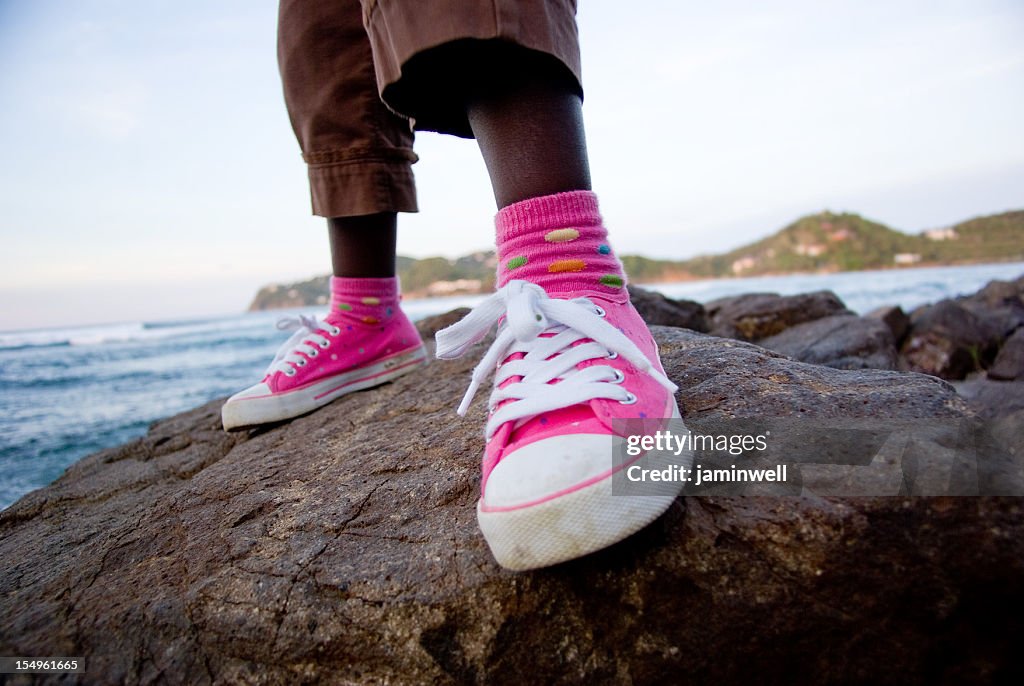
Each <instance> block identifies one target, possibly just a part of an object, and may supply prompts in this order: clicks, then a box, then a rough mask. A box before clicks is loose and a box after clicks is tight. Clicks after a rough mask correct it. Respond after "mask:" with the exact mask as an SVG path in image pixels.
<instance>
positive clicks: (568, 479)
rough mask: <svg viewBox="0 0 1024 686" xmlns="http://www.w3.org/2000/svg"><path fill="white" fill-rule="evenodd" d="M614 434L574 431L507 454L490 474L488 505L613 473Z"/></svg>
mask: <svg viewBox="0 0 1024 686" xmlns="http://www.w3.org/2000/svg"><path fill="white" fill-rule="evenodd" d="M611 469H612V436H611V435H604V434H571V435H565V436H552V437H551V438H545V439H542V440H539V441H534V442H533V443H530V444H528V445H525V446H523V447H522V448H519V449H518V450H516V451H515V452H513V453H510V454H509V455H507V456H505V458H504V459H502V461H501V462H499V463H498V465H497V466H496V467H495V468H494V471H492V472H491V474H490V476H489V477H488V478H487V485H486V487H485V491H484V494H483V498H482V501H483V506H484V507H515V506H518V505H528V504H532V503H536V502H537V501H539V500H544V499H548V498H552V497H555V496H557V495H560V494H564V493H565V492H567V491H568V492H571V491H573V490H574V489H576V488H580V487H582V486H585V485H588V484H590V483H592V482H594V481H595V480H599V478H600V477H601V476H602V475H610V473H611Z"/></svg>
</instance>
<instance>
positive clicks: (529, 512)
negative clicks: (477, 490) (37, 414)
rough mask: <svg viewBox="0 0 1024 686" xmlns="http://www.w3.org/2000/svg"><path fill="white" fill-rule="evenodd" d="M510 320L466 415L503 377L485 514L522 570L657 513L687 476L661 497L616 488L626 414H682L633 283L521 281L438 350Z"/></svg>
mask: <svg viewBox="0 0 1024 686" xmlns="http://www.w3.org/2000/svg"><path fill="white" fill-rule="evenodd" d="M609 290H611V289H609ZM499 320H500V321H501V324H500V327H499V333H498V336H497V338H496V340H495V342H494V343H493V344H492V346H491V348H490V350H488V352H487V354H486V355H485V356H484V358H483V360H481V362H480V364H479V365H478V366H477V368H476V370H475V371H474V373H473V379H472V382H471V384H470V388H469V390H468V391H467V394H466V398H465V399H464V400H463V403H462V405H461V406H460V408H459V411H460V414H464V413H465V411H466V409H467V408H468V405H469V402H470V400H471V399H472V397H473V394H474V393H475V392H476V390H477V389H478V388H479V386H480V384H481V383H482V382H483V380H484V379H485V378H486V377H487V376H489V375H491V374H494V375H495V377H494V391H493V392H492V394H491V397H490V401H489V407H490V415H489V420H488V422H487V427H486V431H485V434H486V436H485V437H486V447H485V449H484V457H483V478H482V485H481V495H480V500H479V502H478V504H477V518H478V521H479V523H480V529H481V531H482V532H483V534H484V538H485V539H486V540H487V543H488V545H489V546H490V548H491V552H492V553H493V554H494V556H495V559H496V560H497V561H498V563H499V564H501V565H502V566H504V567H507V568H509V569H514V570H525V569H533V568H537V567H544V566H548V565H552V564H556V563H558V562H562V561H565V560H569V559H573V558H576V557H580V556H582V555H585V554H587V553H590V552H593V551H596V550H599V549H601V548H604V547H607V546H609V545H611V544H612V543H615V542H617V541H620V540H622V539H623V538H625V537H627V536H629V535H630V534H632V533H634V532H635V531H637V530H639V529H641V528H642V527H644V526H645V525H647V524H648V523H650V522H651V521H653V520H654V519H656V518H657V517H658V516H659V515H660V514H661V513H662V512H664V511H665V510H666V509H667V508H668V507H669V506H670V505H671V503H672V501H673V500H674V499H675V497H676V494H677V493H678V491H679V490H681V487H682V484H679V486H678V488H672V489H671V490H669V491H667V492H666V490H665V489H661V490H660V491H659V492H658V494H656V495H624V494H614V493H613V492H612V476H613V474H614V473H615V472H616V470H617V467H616V465H615V463H614V461H613V444H614V441H615V438H616V432H617V431H619V432H621V431H622V425H621V424H619V423H618V422H616V420H619V419H627V418H642V419H648V418H649V419H650V420H651V421H655V420H657V419H659V418H661V419H665V420H668V419H671V418H676V419H678V417H679V410H678V407H677V405H676V402H675V399H674V397H673V392H674V390H675V385H674V384H672V383H671V382H670V381H669V380H668V379H667V378H666V377H665V374H664V370H663V369H662V367H661V362H660V360H659V359H658V353H657V347H656V345H655V343H654V340H653V338H651V335H650V332H649V331H648V329H647V326H646V325H645V324H644V322H643V321H642V320H641V319H640V316H639V315H638V314H637V312H636V310H635V309H634V308H633V306H632V305H631V304H630V303H629V299H628V296H627V295H626V293H625V290H624V289H618V290H617V292H615V293H609V294H605V293H598V292H588V293H585V294H584V295H583V296H582V297H576V298H571V299H568V298H565V299H563V298H562V297H549V296H548V294H547V293H546V292H545V290H544V289H543V288H541V287H540V286H537V285H535V284H532V283H528V282H525V281H510V282H509V283H508V284H506V285H505V286H504V287H502V288H501V289H500V290H499V291H498V292H497V293H495V294H494V295H493V296H491V297H490V298H489V299H488V300H487V301H484V303H482V304H480V305H479V306H478V307H477V308H476V309H474V311H473V312H472V313H470V314H469V315H467V317H466V318H465V319H463V320H462V321H461V322H459V323H457V324H455V325H453V326H451V327H449V328H447V329H445V330H443V331H440V332H438V334H437V355H438V357H441V358H451V357H457V356H459V355H461V354H463V353H464V352H465V351H466V350H467V349H468V348H469V347H470V345H472V344H473V343H474V342H477V341H479V340H481V339H482V338H483V337H484V336H485V335H486V333H487V331H488V330H489V329H490V327H491V326H492V325H493V324H494V323H495V322H498V321H499ZM689 459H690V456H689V455H688V454H687V455H682V456H680V457H679V458H678V460H679V462H680V463H686V464H687V465H688V464H689V463H688V460H689ZM619 468H621V465H620V466H619Z"/></svg>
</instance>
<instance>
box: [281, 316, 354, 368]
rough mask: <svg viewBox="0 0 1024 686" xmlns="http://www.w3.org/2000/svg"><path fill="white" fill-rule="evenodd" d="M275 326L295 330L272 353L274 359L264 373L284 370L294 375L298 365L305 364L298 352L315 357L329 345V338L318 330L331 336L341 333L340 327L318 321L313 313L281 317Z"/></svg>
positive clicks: (302, 365)
mask: <svg viewBox="0 0 1024 686" xmlns="http://www.w3.org/2000/svg"><path fill="white" fill-rule="evenodd" d="M276 326H277V329H278V330H279V331H292V330H296V329H297V331H295V333H293V334H292V336H291V338H289V339H288V340H287V341H285V342H284V343H282V344H281V347H280V348H278V349H277V354H276V355H274V359H273V360H272V361H271V363H270V365H269V366H268V367H267V371H266V372H264V375H266V374H273V373H274V372H284V373H285V374H287V375H288V376H295V373H296V372H297V371H298V367H305V366H306V357H303V355H300V353H302V354H304V355H306V356H307V357H316V356H317V355H319V354H320V350H322V349H326V348H328V347H330V345H331V342H330V340H328V339H327V337H326V336H323V335H321V334H319V333H317V332H318V331H326V332H327V333H329V334H331V335H332V336H337V335H338V334H339V333H341V329H339V328H338V327H336V326H332V325H331V324H328V323H327V322H324V323H320V322H318V321H317V319H316V316H315V315H304V314H300V315H299V316H297V317H282V318H281V319H278V320H277V325H276Z"/></svg>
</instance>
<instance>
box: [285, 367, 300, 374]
mask: <svg viewBox="0 0 1024 686" xmlns="http://www.w3.org/2000/svg"><path fill="white" fill-rule="evenodd" d="M298 373H299V372H298V370H297V369H295V367H288V369H286V370H284V375H285V376H295V375H296V374H298Z"/></svg>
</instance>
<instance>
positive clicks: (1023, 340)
mask: <svg viewBox="0 0 1024 686" xmlns="http://www.w3.org/2000/svg"><path fill="white" fill-rule="evenodd" d="M988 377H989V378H990V379H998V380H1001V381H1014V380H1020V381H1024V327H1021V328H1019V329H1017V331H1016V332H1015V333H1014V334H1013V335H1012V336H1010V338H1008V339H1007V340H1006V342H1005V343H1003V347H1002V348H1000V349H999V354H998V355H996V359H995V361H994V362H993V363H992V366H991V367H989V370H988Z"/></svg>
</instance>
